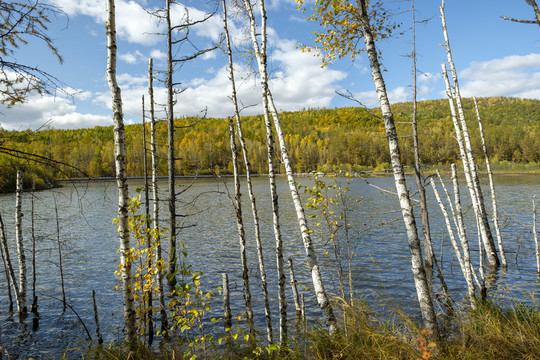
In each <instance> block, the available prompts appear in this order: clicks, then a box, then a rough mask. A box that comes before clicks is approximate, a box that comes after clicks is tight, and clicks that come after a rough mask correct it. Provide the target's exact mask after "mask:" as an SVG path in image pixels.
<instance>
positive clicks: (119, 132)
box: [105, 0, 136, 345]
mask: <svg viewBox="0 0 540 360" xmlns="http://www.w3.org/2000/svg"><path fill="white" fill-rule="evenodd" d="M105 27H106V30H107V81H108V83H109V88H110V89H111V95H112V110H113V120H114V145H115V146H114V147H115V149H114V150H115V151H114V152H115V165H116V183H117V187H118V234H119V240H120V265H121V267H122V269H121V274H122V275H121V277H122V295H123V298H124V331H125V336H126V340H127V341H128V342H129V343H130V344H131V345H133V344H134V343H135V341H136V327H135V306H134V300H133V279H132V275H131V262H130V261H128V254H129V251H130V246H129V245H130V244H129V238H130V235H129V225H128V221H129V220H128V203H129V198H128V184H127V174H126V148H125V142H124V141H125V136H124V119H123V116H124V115H123V112H122V96H121V94H120V87H119V86H118V83H117V81H116V24H115V6H114V0H107V22H106V26H105Z"/></svg>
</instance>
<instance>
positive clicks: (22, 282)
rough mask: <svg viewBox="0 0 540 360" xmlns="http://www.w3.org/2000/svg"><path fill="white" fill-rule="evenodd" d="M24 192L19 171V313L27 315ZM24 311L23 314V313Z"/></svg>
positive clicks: (16, 232)
mask: <svg viewBox="0 0 540 360" xmlns="http://www.w3.org/2000/svg"><path fill="white" fill-rule="evenodd" d="M22 192H23V178H22V171H20V170H17V184H16V187H15V239H16V242H17V259H18V261H19V296H20V299H21V307H20V308H19V313H23V314H24V313H26V312H27V306H26V288H27V282H26V255H25V252H24V243H23V235H22V210H21V207H22ZM21 311H22V312H21Z"/></svg>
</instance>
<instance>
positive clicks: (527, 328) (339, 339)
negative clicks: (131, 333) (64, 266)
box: [84, 301, 540, 360]
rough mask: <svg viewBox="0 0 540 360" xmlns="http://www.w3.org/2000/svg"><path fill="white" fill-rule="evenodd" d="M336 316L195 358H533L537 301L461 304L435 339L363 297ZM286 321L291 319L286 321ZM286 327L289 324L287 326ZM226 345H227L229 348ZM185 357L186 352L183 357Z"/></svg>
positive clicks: (142, 354)
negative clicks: (268, 344) (332, 324)
mask: <svg viewBox="0 0 540 360" xmlns="http://www.w3.org/2000/svg"><path fill="white" fill-rule="evenodd" d="M338 306H341V309H342V316H341V321H340V330H339V331H338V333H336V334H333V335H329V334H328V333H327V332H326V331H325V330H324V329H322V328H320V327H308V329H306V330H305V331H303V330H301V329H298V328H297V329H296V331H295V332H294V333H293V334H291V341H290V343H289V346H288V347H287V348H286V349H283V348H282V349H281V350H276V349H274V351H271V349H268V348H264V347H256V348H253V347H250V346H248V345H245V343H244V344H242V342H239V343H236V344H234V345H233V346H215V347H213V350H212V352H211V353H210V355H206V356H198V357H197V359H278V360H296V359H321V360H322V359H324V360H326V359H328V360H338V359H351V360H353V359H354V360H362V359H366V360H368V359H369V360H372V359H404V360H417V359H420V360H427V359H432V360H433V359H441V360H450V359H452V360H454V359H464V360H467V359H471V360H472V359H474V360H482V359H486V360H487V359H498V360H499V359H500V360H504V359H509V360H514V359H526V360H532V359H539V360H540V311H539V307H538V306H537V305H533V306H531V305H524V304H521V303H518V302H516V303H514V305H512V306H509V307H505V308H503V307H501V306H498V305H497V304H495V303H493V302H484V303H482V304H479V306H478V307H477V308H476V309H474V310H471V309H462V310H460V311H458V312H457V313H456V315H455V316H454V317H453V318H452V319H451V320H450V322H449V323H447V324H446V325H445V326H446V327H445V328H444V329H442V330H443V331H442V332H443V333H444V334H445V335H444V337H443V338H442V339H441V340H439V341H437V342H436V344H435V343H433V342H431V340H432V339H430V336H429V334H427V332H426V331H425V330H423V329H422V328H421V327H420V326H419V325H418V324H415V323H414V322H413V321H412V320H411V319H409V318H406V317H403V316H402V317H401V320H395V321H384V320H381V319H380V317H379V316H378V314H376V313H374V312H372V311H370V310H369V309H368V307H367V306H366V305H365V304H363V303H358V304H355V306H351V305H350V304H348V303H346V302H343V301H340V302H339V304H338ZM291 326H292V321H291ZM291 331H292V329H291ZM231 349H232V350H231ZM184 351H185V346H184V347H181V346H179V345H178V343H177V344H176V345H174V344H171V343H170V344H166V345H164V346H162V347H160V348H159V349H158V350H153V351H150V350H149V349H147V348H145V347H144V346H139V347H136V348H134V349H131V350H130V349H128V348H127V347H126V346H125V344H122V343H112V344H108V345H106V346H93V347H92V348H91V349H90V351H89V352H88V353H87V354H86V356H85V357H84V358H85V359H106V360H109V359H110V360H113V359H134V360H138V359H141V360H153V359H182V358H184V357H183V354H184ZM187 358H189V357H187Z"/></svg>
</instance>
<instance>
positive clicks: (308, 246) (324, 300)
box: [244, 0, 337, 333]
mask: <svg viewBox="0 0 540 360" xmlns="http://www.w3.org/2000/svg"><path fill="white" fill-rule="evenodd" d="M244 4H246V10H248V16H249V17H250V24H251V26H250V27H251V39H252V42H253V47H254V50H255V55H256V57H257V62H258V66H259V76H260V79H261V87H262V96H263V103H266V104H267V106H269V110H270V112H271V113H272V118H273V121H274V127H275V130H276V134H277V137H278V140H279V146H280V150H281V158H282V160H283V164H284V165H285V172H286V173H287V180H288V182H289V189H290V191H291V196H292V199H293V203H294V207H295V210H296V215H297V218H298V224H299V227H300V232H301V235H302V241H303V243H304V248H305V251H306V256H307V260H308V266H309V267H310V269H311V277H312V281H313V287H314V290H315V294H316V296H317V302H318V304H319V307H320V308H321V310H322V311H323V314H324V315H325V318H326V323H327V326H328V329H329V332H330V333H334V332H335V331H336V330H337V323H336V318H335V315H334V310H333V308H332V305H331V304H330V300H329V298H328V295H327V293H326V290H325V289H324V284H323V281H322V276H321V271H320V266H319V263H318V261H317V255H316V253H315V249H314V247H313V242H312V240H311V236H310V230H309V228H308V226H307V220H306V216H305V213H304V207H303V205H302V202H301V199H300V195H299V193H298V186H297V183H296V180H295V179H294V174H293V169H292V164H291V161H290V159H289V155H288V150H287V145H286V143H285V136H284V135H283V130H282V128H281V123H280V120H279V116H278V112H277V109H276V107H275V104H274V100H273V98H272V94H271V93H270V89H269V87H268V74H267V63H266V11H265V7H264V1H262V0H261V1H260V8H261V9H260V10H261V46H260V48H259V44H258V41H257V37H256V36H257V34H256V27H255V19H254V17H253V11H252V9H251V4H250V3H249V1H247V0H245V1H244ZM265 107H266V106H265ZM278 262H279V260H278ZM280 266H281V269H282V271H283V258H281V265H280ZM282 276H283V279H281V277H280V283H281V282H282V281H283V284H284V283H285V274H284V273H283V272H282ZM281 291H283V296H284V295H285V291H284V286H283V290H281V288H280V292H281Z"/></svg>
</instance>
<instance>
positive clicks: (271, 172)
mask: <svg viewBox="0 0 540 360" xmlns="http://www.w3.org/2000/svg"><path fill="white" fill-rule="evenodd" d="M244 6H245V9H246V12H247V15H248V17H249V20H250V33H251V40H252V43H253V49H254V52H255V56H256V58H257V63H258V66H259V75H260V78H261V87H262V101H263V108H264V122H265V125H266V139H267V140H266V143H267V150H268V178H269V182H270V195H271V197H272V214H273V224H274V235H275V238H276V263H277V276H278V284H279V293H278V294H279V295H278V296H279V300H278V301H279V312H280V341H281V342H282V343H286V342H287V300H286V297H285V282H286V278H285V271H284V266H283V241H282V238H281V230H280V224H279V203H278V195H277V190H276V182H275V165H274V138H273V135H272V124H271V122H270V117H269V112H270V111H269V104H268V100H269V98H268V82H267V80H266V79H267V77H266V13H265V11H264V1H261V3H260V6H261V19H262V24H261V32H262V34H261V46H260V47H259V42H258V40H257V35H256V30H257V29H256V24H255V17H254V15H253V8H252V6H251V3H250V1H249V0H244Z"/></svg>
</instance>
